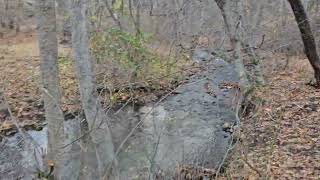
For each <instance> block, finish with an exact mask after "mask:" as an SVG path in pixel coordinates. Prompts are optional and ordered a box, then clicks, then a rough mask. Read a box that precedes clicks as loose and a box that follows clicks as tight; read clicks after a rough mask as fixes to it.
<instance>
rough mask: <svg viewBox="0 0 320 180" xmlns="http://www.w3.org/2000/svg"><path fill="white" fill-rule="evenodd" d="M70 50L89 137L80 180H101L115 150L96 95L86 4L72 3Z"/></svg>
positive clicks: (79, 0)
mask: <svg viewBox="0 0 320 180" xmlns="http://www.w3.org/2000/svg"><path fill="white" fill-rule="evenodd" d="M72 4H73V8H72V9H73V21H72V22H73V23H72V47H73V54H74V58H75V65H76V72H77V77H78V79H79V82H80V95H81V101H82V107H83V109H84V112H85V116H86V122H87V124H88V131H87V133H89V136H88V138H87V142H86V144H85V145H86V146H85V147H84V148H83V149H82V151H83V152H82V158H83V161H84V162H83V168H82V172H81V175H80V176H81V177H80V179H88V180H90V179H100V178H101V177H102V176H103V175H104V172H105V171H106V170H107V169H109V167H110V166H111V165H112V164H113V160H114V158H115V157H114V156H115V155H114V147H113V142H112V138H111V134H110V131H109V128H108V125H107V116H106V114H105V112H104V110H103V109H102V107H101V104H100V99H99V97H98V93H97V91H96V84H95V78H94V74H93V65H92V62H91V55H90V51H89V32H88V20H87V14H86V12H87V1H86V0H73V3H72Z"/></svg>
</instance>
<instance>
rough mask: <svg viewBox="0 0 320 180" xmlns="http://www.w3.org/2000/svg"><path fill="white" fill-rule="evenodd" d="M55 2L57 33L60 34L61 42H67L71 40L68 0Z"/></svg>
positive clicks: (69, 3) (69, 4) (69, 5)
mask: <svg viewBox="0 0 320 180" xmlns="http://www.w3.org/2000/svg"><path fill="white" fill-rule="evenodd" d="M56 2H57V16H58V18H57V21H58V22H57V24H58V29H59V31H58V32H59V34H62V41H61V42H62V43H69V42H70V41H71V14H70V13H69V9H70V8H71V2H70V0H56Z"/></svg>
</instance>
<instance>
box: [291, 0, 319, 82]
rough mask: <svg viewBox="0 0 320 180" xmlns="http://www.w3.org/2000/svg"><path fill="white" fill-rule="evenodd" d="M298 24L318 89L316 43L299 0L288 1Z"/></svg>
mask: <svg viewBox="0 0 320 180" xmlns="http://www.w3.org/2000/svg"><path fill="white" fill-rule="evenodd" d="M288 2H289V3H290V5H291V8H292V11H293V13H294V16H295V18H296V21H297V23H298V27H299V29H300V32H301V38H302V41H303V44H304V49H305V53H306V55H307V57H308V59H309V62H310V64H311V66H312V67H313V70H314V77H315V79H316V83H317V86H318V87H320V58H319V56H318V53H317V46H316V41H315V39H314V36H313V33H312V30H311V26H310V22H309V19H308V16H307V13H306V11H305V9H304V6H303V4H302V2H301V0H288Z"/></svg>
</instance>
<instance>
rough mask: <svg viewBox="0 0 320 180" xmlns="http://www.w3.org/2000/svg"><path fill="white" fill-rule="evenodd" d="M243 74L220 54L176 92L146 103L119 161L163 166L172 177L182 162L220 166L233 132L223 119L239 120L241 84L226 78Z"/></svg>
mask: <svg viewBox="0 0 320 180" xmlns="http://www.w3.org/2000/svg"><path fill="white" fill-rule="evenodd" d="M238 80H239V79H238V77H237V73H236V71H235V69H234V66H233V65H230V64H228V63H226V62H224V61H223V60H221V59H220V60H217V61H213V62H211V63H209V64H207V69H206V70H205V71H204V72H202V75H201V76H195V77H193V78H192V80H190V82H189V83H187V84H185V85H183V86H181V87H179V88H178V89H177V90H176V92H175V93H174V94H175V95H172V96H170V97H168V98H167V99H165V100H164V101H163V102H161V103H159V104H158V105H156V106H154V105H150V106H145V107H142V108H141V109H140V114H141V121H143V127H142V128H141V130H140V131H139V132H138V133H136V134H135V136H134V137H133V138H131V139H130V142H129V143H128V146H127V148H126V149H125V150H123V151H122V153H121V155H120V157H121V158H120V163H123V165H122V164H121V165H120V167H125V165H129V166H128V167H127V168H128V169H123V171H122V172H125V173H127V172H129V171H130V172H131V173H129V174H132V173H133V172H140V173H139V174H143V173H147V174H148V173H150V172H153V173H154V174H156V173H159V172H162V173H164V174H165V176H166V177H170V176H172V175H173V173H174V169H175V168H176V167H177V165H178V164H184V165H192V166H201V167H206V168H216V167H217V166H218V165H219V164H220V163H221V161H222V159H223V157H224V155H225V152H226V151H227V148H228V147H229V141H230V135H231V134H230V132H226V131H224V129H223V125H224V124H225V123H226V122H227V123H229V124H230V125H234V124H235V123H236V117H235V110H234V109H235V105H236V104H237V103H236V101H237V94H238V89H237V88H231V87H229V86H228V85H226V84H236V83H237V82H238ZM224 85H226V86H224ZM132 164H136V165H135V166H132ZM130 165H131V166H130ZM146 169H147V170H148V171H149V172H148V171H147V172H146ZM124 176H125V175H124ZM140 178H144V177H140Z"/></svg>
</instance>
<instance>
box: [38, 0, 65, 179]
mask: <svg viewBox="0 0 320 180" xmlns="http://www.w3.org/2000/svg"><path fill="white" fill-rule="evenodd" d="M37 5H38V10H37V20H38V35H39V49H40V60H41V64H40V68H41V77H42V87H43V99H44V107H45V116H46V120H47V122H48V156H47V160H51V161H53V162H54V164H55V166H54V169H55V170H54V175H55V178H56V179H61V178H60V177H61V175H62V174H63V173H62V172H63V168H64V167H63V164H64V163H63V160H64V159H63V156H62V155H63V154H64V152H63V149H61V147H62V146H63V140H64V139H65V136H64V128H63V122H64V117H63V113H62V111H61V109H60V90H59V89H60V85H59V76H58V74H59V72H58V63H57V57H58V46H57V37H56V35H57V34H56V18H55V17H56V16H55V2H54V0H37Z"/></svg>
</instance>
